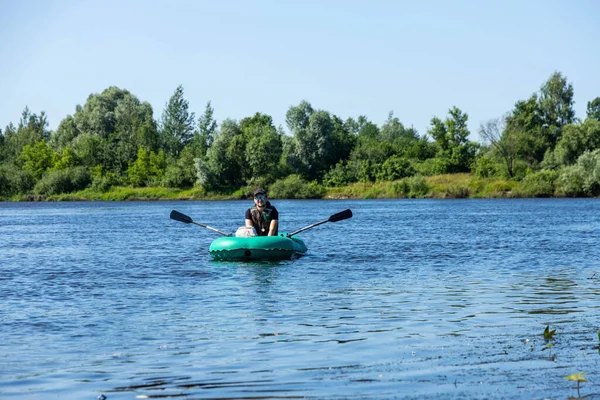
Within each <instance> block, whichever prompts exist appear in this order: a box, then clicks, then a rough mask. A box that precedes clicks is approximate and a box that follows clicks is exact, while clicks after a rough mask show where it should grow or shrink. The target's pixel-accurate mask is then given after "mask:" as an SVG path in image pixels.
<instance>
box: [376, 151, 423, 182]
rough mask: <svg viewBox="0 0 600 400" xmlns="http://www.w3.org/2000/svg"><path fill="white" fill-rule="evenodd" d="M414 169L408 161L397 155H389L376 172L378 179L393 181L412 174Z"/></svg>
mask: <svg viewBox="0 0 600 400" xmlns="http://www.w3.org/2000/svg"><path fill="white" fill-rule="evenodd" d="M414 174H415V170H414V168H413V167H412V165H410V162H409V161H408V160H407V159H405V158H402V157H399V156H397V155H394V156H391V157H390V158H388V159H387V160H385V162H384V163H383V165H382V166H381V168H380V170H379V171H378V172H377V180H378V181H395V180H397V179H401V178H406V177H409V176H413V175H414Z"/></svg>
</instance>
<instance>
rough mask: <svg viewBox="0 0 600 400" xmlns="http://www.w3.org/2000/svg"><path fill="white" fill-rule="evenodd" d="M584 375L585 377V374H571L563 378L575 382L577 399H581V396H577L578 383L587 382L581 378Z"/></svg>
mask: <svg viewBox="0 0 600 400" xmlns="http://www.w3.org/2000/svg"><path fill="white" fill-rule="evenodd" d="M584 375H585V372H579V373H577V374H571V375H567V376H565V379H566V380H568V381H577V397H581V395H580V394H579V383H580V382H587V379H585V378H584V377H583V376H584Z"/></svg>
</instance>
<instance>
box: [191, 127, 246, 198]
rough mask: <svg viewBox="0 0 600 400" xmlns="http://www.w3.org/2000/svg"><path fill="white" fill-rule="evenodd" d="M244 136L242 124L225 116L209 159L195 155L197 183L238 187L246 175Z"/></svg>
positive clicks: (216, 188)
mask: <svg viewBox="0 0 600 400" xmlns="http://www.w3.org/2000/svg"><path fill="white" fill-rule="evenodd" d="M245 148H246V147H245V139H244V136H243V134H242V131H241V129H240V126H239V124H238V123H237V122H236V121H234V120H231V119H226V120H225V121H223V123H222V124H221V127H220V129H219V131H218V132H217V134H216V135H215V140H214V142H213V144H212V146H211V147H210V148H209V149H208V152H207V155H206V160H204V159H202V158H196V159H195V162H196V163H195V167H196V171H197V177H198V183H199V184H200V185H202V186H203V187H205V188H206V189H208V190H218V191H220V190H231V189H238V188H239V187H241V186H242V185H243V184H244V182H245V181H244V176H245V175H246V171H245V169H246V167H247V166H246V165H245V162H244V160H245Z"/></svg>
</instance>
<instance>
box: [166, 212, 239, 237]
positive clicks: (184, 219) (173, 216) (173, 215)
mask: <svg viewBox="0 0 600 400" xmlns="http://www.w3.org/2000/svg"><path fill="white" fill-rule="evenodd" d="M170 217H171V219H174V220H175V221H179V222H184V223H186V224H196V225H198V226H201V227H203V228H206V229H210V230H211V231H215V232H217V233H220V234H221V235H223V236H231V235H229V234H228V233H225V232H222V231H220V230H218V229H216V228H213V227H212V226H208V225H204V224H201V223H200V222H196V221H194V220H193V219H191V218H190V217H188V216H187V215H185V214H182V213H180V212H179V211H175V210H172V211H171V215H170Z"/></svg>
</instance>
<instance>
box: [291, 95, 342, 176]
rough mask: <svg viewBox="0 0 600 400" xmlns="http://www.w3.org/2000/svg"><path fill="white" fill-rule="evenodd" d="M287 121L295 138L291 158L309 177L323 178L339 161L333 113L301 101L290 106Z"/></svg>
mask: <svg viewBox="0 0 600 400" xmlns="http://www.w3.org/2000/svg"><path fill="white" fill-rule="evenodd" d="M286 122H287V124H288V128H289V129H290V131H291V132H292V134H293V139H294V146H293V147H294V152H293V153H292V154H290V157H289V159H288V162H289V163H290V165H292V167H293V168H295V169H296V170H297V171H299V172H301V173H302V175H303V176H304V177H305V178H307V179H308V180H309V181H312V180H315V179H316V180H319V179H322V177H323V175H324V174H325V173H326V172H327V171H328V170H329V169H330V168H331V167H332V166H334V165H335V164H336V163H337V162H338V161H339V156H338V155H337V154H336V151H337V150H338V149H337V148H336V144H337V143H336V137H335V125H334V122H333V119H332V117H331V115H330V114H329V113H328V112H327V111H323V110H316V111H315V110H314V109H313V108H312V106H311V105H310V104H309V103H308V102H306V101H302V102H301V103H300V104H299V105H297V106H292V107H290V108H289V109H288V111H287V113H286Z"/></svg>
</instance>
